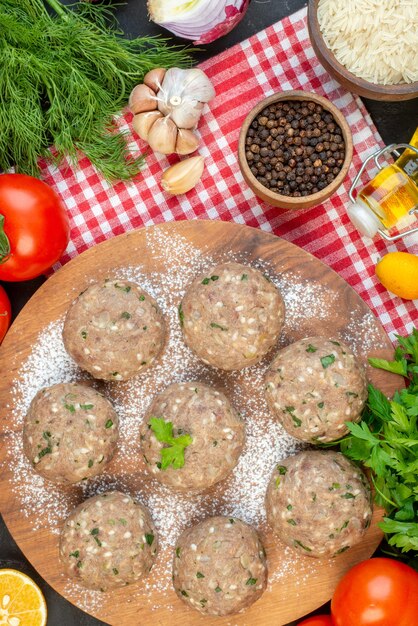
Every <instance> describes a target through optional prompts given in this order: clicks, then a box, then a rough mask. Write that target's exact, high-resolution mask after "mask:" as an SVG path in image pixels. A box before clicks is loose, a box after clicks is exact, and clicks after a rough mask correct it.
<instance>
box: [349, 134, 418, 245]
mask: <svg viewBox="0 0 418 626" xmlns="http://www.w3.org/2000/svg"><path fill="white" fill-rule="evenodd" d="M414 139H416V143H417V144H418V129H417V132H416V133H415V135H414V137H413V138H412V140H413V141H414ZM398 147H406V149H405V150H404V152H403V154H402V155H401V156H400V157H399V158H398V160H397V161H396V162H395V163H392V164H390V165H386V166H384V167H382V166H381V165H380V163H379V162H378V158H379V157H380V156H382V155H384V154H385V152H394V151H395V150H396V148H398ZM397 154H399V152H398V153H397ZM371 158H374V159H375V162H376V164H377V165H378V166H379V172H378V173H377V174H376V176H375V177H374V178H373V179H372V180H371V181H370V182H369V183H367V184H366V185H365V186H364V187H362V188H361V189H360V190H359V191H358V193H357V196H356V198H355V199H354V197H353V190H354V188H355V186H356V183H357V182H358V180H359V177H360V175H361V173H362V172H363V171H364V169H365V166H366V165H367V163H368V162H369V160H370V159H371ZM349 195H350V198H351V200H352V201H353V203H352V204H351V205H350V206H349V207H348V209H347V213H348V215H349V217H350V220H351V221H352V222H353V224H354V226H355V227H356V228H357V229H358V230H359V231H360V232H361V233H362V234H363V235H366V236H368V237H374V236H375V235H376V234H377V233H378V232H379V233H380V234H381V235H382V236H383V237H385V238H386V239H392V240H393V238H391V237H390V236H389V235H386V234H385V231H388V230H390V229H391V228H393V227H394V226H397V228H398V229H399V228H400V227H404V226H407V225H410V224H411V223H412V222H413V221H414V219H415V215H414V213H416V212H417V211H418V149H417V147H415V146H413V144H399V145H396V146H388V148H384V149H383V150H380V151H379V152H378V153H376V154H375V155H372V156H371V157H369V158H368V159H367V160H366V162H365V163H364V164H363V167H362V168H361V170H360V172H359V174H358V176H357V177H356V179H355V180H354V182H353V185H352V187H351V189H350V194H349ZM414 231H415V229H414ZM405 234H411V231H409V232H408V233H405ZM396 238H399V235H397V236H396Z"/></svg>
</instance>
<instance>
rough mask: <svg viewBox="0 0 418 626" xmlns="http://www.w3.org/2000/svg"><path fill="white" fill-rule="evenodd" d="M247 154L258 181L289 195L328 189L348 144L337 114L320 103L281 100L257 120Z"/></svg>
mask: <svg viewBox="0 0 418 626" xmlns="http://www.w3.org/2000/svg"><path fill="white" fill-rule="evenodd" d="M245 146H246V152H245V156H246V159H247V162H248V164H249V166H250V169H251V172H252V174H253V175H254V176H255V177H256V178H257V179H258V181H259V182H260V183H261V184H262V185H264V186H265V187H267V188H268V189H270V190H272V191H273V192H274V193H280V194H283V195H286V196H293V197H301V196H309V195H310V194H313V193H317V192H318V191H320V190H322V189H325V187H327V185H329V184H330V183H332V182H333V180H334V179H335V177H336V176H337V175H338V174H339V172H340V171H341V167H342V164H343V162H344V156H345V144H344V139H343V137H342V131H341V128H340V127H339V126H338V125H337V124H336V122H335V120H334V118H333V116H332V115H331V114H330V113H329V112H328V111H325V110H324V109H323V107H322V106H321V105H319V104H316V103H315V102H310V101H308V102H305V101H303V102H300V101H288V102H278V103H277V104H273V105H270V106H269V107H266V108H265V109H263V111H262V112H261V113H260V114H259V115H258V116H257V118H256V119H254V120H253V121H252V123H251V125H250V128H249V130H248V133H247V137H246V139H245Z"/></svg>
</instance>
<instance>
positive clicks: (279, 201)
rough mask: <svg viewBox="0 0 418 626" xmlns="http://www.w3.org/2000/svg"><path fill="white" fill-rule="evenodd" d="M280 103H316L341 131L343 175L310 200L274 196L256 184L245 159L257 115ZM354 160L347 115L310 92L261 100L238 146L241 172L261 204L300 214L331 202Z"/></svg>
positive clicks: (249, 114) (288, 92)
mask: <svg viewBox="0 0 418 626" xmlns="http://www.w3.org/2000/svg"><path fill="white" fill-rule="evenodd" d="M280 100H284V101H287V100H299V101H300V100H303V101H305V102H315V103H316V104H320V105H321V106H322V107H323V108H324V109H325V110H326V111H329V112H330V113H331V114H332V115H333V117H334V119H335V120H336V122H337V124H338V126H339V127H340V128H341V130H342V134H343V138H344V143H345V157H344V163H343V164H342V167H341V171H340V172H339V174H338V175H337V176H336V177H335V179H334V180H333V181H332V183H330V184H329V185H327V186H326V187H325V188H324V189H322V190H321V191H318V192H317V193H312V194H310V195H309V196H303V197H302V196H301V197H292V196H283V195H281V194H279V193H274V192H272V191H271V190H270V189H268V188H267V187H265V186H264V185H262V184H261V183H260V182H259V181H258V180H257V178H256V177H255V176H254V174H253V173H252V171H251V168H250V166H249V165H248V161H247V157H246V151H247V147H246V143H245V141H246V138H247V133H248V130H249V128H250V126H251V123H252V122H253V121H254V119H255V118H256V117H257V115H259V113H261V111H262V110H263V109H265V108H266V107H268V106H270V105H271V104H275V103H276V102H279V101H280ZM352 159H353V137H352V135H351V130H350V127H349V125H348V124H347V122H346V120H345V117H344V115H343V114H342V113H341V111H340V110H339V109H338V108H337V107H336V106H335V105H334V104H332V102H330V101H329V100H327V98H323V97H322V96H319V95H318V94H316V93H313V92H310V91H294V90H289V91H282V92H280V93H276V94H273V95H272V96H269V97H268V98H265V99H264V100H261V102H259V103H258V104H256V105H255V107H254V108H253V109H252V110H251V111H250V112H249V113H248V115H247V117H246V118H245V120H244V123H243V125H242V127H241V132H240V136H239V143H238V163H239V166H240V168H241V172H242V175H243V177H244V180H245V182H246V183H247V185H248V186H249V187H250V188H251V189H252V190H253V192H254V193H255V194H256V196H258V197H259V198H261V200H263V201H264V202H267V203H268V204H271V205H272V206H275V207H277V208H279V209H283V210H285V211H289V210H291V211H300V210H301V209H308V208H310V207H313V206H317V205H318V204H322V202H325V200H327V199H328V198H330V197H331V196H332V195H333V194H334V193H335V192H336V191H337V189H338V188H339V187H340V185H341V184H342V182H343V180H344V179H345V177H346V176H347V172H348V170H349V167H350V165H351V161H352Z"/></svg>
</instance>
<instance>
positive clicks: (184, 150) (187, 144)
mask: <svg viewBox="0 0 418 626" xmlns="http://www.w3.org/2000/svg"><path fill="white" fill-rule="evenodd" d="M198 147H199V137H198V136H197V135H196V133H194V132H193V131H192V130H187V129H186V128H179V132H178V134H177V143H176V152H177V154H182V155H185V154H191V153H192V152H194V151H195V150H197V149H198Z"/></svg>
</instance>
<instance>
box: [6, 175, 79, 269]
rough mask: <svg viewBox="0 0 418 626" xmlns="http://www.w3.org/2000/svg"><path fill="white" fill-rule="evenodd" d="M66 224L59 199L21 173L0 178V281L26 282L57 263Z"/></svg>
mask: <svg viewBox="0 0 418 626" xmlns="http://www.w3.org/2000/svg"><path fill="white" fill-rule="evenodd" d="M69 232H70V227H69V221H68V216H67V213H66V210H65V206H64V204H63V202H62V201H61V199H60V197H59V196H58V195H57V194H56V193H55V191H53V190H52V189H51V188H50V187H48V185H47V184H46V183H43V182H42V181H41V180H38V179H37V178H32V176H26V175H25V174H1V175H0V280H13V281H20V280H29V279H31V278H35V276H39V275H40V274H42V273H44V272H45V271H46V270H47V269H48V268H50V267H51V265H53V264H54V263H56V262H57V261H58V259H59V258H60V257H61V255H62V253H63V252H64V250H65V248H66V247H67V243H68V239H69Z"/></svg>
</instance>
